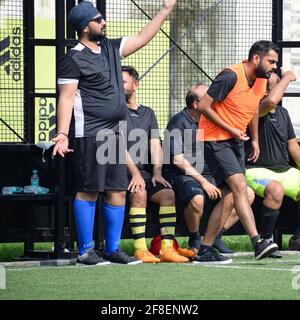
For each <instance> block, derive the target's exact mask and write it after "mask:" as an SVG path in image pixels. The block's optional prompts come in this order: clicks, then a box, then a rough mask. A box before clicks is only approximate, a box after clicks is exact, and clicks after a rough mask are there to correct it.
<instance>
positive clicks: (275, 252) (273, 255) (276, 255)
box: [269, 250, 282, 259]
mask: <svg viewBox="0 0 300 320" xmlns="http://www.w3.org/2000/svg"><path fill="white" fill-rule="evenodd" d="M269 258H273V259H281V258H282V254H281V253H280V251H279V250H277V251H274V252H273V253H271V254H270V255H269Z"/></svg>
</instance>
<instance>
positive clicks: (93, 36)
mask: <svg viewBox="0 0 300 320" xmlns="http://www.w3.org/2000/svg"><path fill="white" fill-rule="evenodd" d="M105 36H106V32H105V29H103V30H102V31H101V32H100V33H95V32H91V33H89V41H92V42H98V41H100V40H101V39H104V38H105Z"/></svg>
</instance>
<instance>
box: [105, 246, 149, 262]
mask: <svg viewBox="0 0 300 320" xmlns="http://www.w3.org/2000/svg"><path fill="white" fill-rule="evenodd" d="M103 258H104V259H106V260H108V261H110V262H114V263H122V264H131V265H132V264H140V263H143V261H141V260H137V259H136V258H134V257H130V256H129V255H128V254H127V253H126V252H124V251H122V250H121V249H118V250H117V251H115V252H113V253H110V254H108V253H106V252H104V253H103Z"/></svg>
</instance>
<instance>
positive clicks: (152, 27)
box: [122, 5, 173, 58]
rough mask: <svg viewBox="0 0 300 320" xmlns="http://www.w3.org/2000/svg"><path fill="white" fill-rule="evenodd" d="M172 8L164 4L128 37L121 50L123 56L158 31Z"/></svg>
mask: <svg viewBox="0 0 300 320" xmlns="http://www.w3.org/2000/svg"><path fill="white" fill-rule="evenodd" d="M172 9H173V7H169V8H166V7H165V5H164V7H163V8H162V9H161V10H160V11H159V13H158V14H157V15H156V16H155V17H154V18H153V19H152V20H151V21H150V22H149V23H148V24H146V26H145V27H144V28H142V30H140V32H139V33H138V34H136V35H134V36H130V37H128V38H127V41H126V42H125V45H124V47H123V50H122V55H123V57H124V58H125V57H127V56H129V55H131V54H133V53H134V52H136V51H137V50H139V49H141V48H143V47H144V46H145V45H146V44H148V43H149V42H150V41H151V40H152V39H153V38H154V37H155V35H156V34H157V33H158V32H159V30H160V28H161V26H162V25H163V23H164V22H165V21H166V19H167V17H168V16H169V14H170V12H171V11H172Z"/></svg>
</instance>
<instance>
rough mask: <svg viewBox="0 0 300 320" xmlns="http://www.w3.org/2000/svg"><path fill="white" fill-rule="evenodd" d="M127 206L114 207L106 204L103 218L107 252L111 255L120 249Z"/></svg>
mask: <svg viewBox="0 0 300 320" xmlns="http://www.w3.org/2000/svg"><path fill="white" fill-rule="evenodd" d="M124 212H125V206H120V207H119V206H112V205H110V204H107V203H104V205H103V217H104V228H105V252H106V253H108V254H111V253H112V252H115V251H117V250H118V248H119V243H120V238H121V232H122V227H123V222H124Z"/></svg>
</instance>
